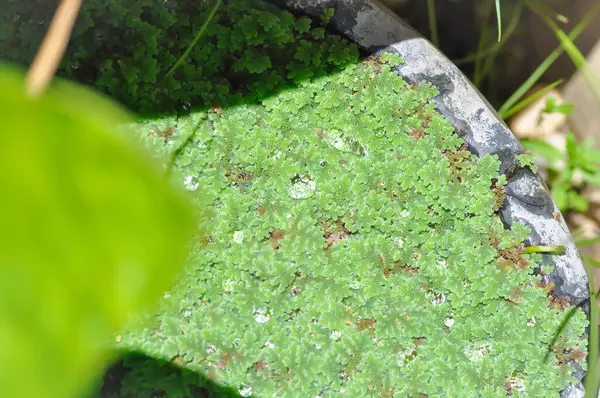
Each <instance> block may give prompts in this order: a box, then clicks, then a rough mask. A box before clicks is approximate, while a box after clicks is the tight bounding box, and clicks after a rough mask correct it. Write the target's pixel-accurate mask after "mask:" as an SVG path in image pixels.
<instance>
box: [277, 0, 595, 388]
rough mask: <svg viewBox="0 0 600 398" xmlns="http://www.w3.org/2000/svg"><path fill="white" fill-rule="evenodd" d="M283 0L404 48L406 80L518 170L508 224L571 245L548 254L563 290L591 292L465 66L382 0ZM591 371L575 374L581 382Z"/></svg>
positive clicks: (358, 38) (541, 193)
mask: <svg viewBox="0 0 600 398" xmlns="http://www.w3.org/2000/svg"><path fill="white" fill-rule="evenodd" d="M271 2H272V3H275V4H277V5H279V6H285V7H287V8H288V9H290V10H295V11H299V12H300V11H301V12H303V13H305V14H307V15H310V16H314V17H316V16H319V15H321V14H322V13H323V11H324V10H325V9H326V8H333V9H335V13H334V16H333V18H332V19H331V24H332V26H334V27H335V28H336V29H337V30H338V31H339V32H340V33H341V34H343V35H344V36H346V37H347V38H349V39H350V40H352V41H354V42H355V43H357V44H358V45H359V46H361V47H363V48H364V49H367V50H369V51H370V52H397V53H399V54H400V55H401V56H402V57H403V58H404V60H405V63H404V64H403V65H401V66H399V67H398V72H399V73H400V74H401V75H402V76H403V78H404V79H405V80H407V81H408V82H410V83H416V82H419V81H421V80H426V81H429V82H431V83H433V84H434V85H436V87H437V88H438V90H439V91H440V94H439V95H438V96H436V97H435V98H434V99H433V101H434V102H435V103H436V105H437V107H438V110H439V112H440V113H441V114H443V115H444V116H445V117H446V118H448V119H449V120H450V121H451V122H452V124H453V125H454V127H455V128H456V130H457V132H458V133H459V134H460V135H461V136H462V138H463V139H464V140H465V141H466V142H467V144H468V145H469V149H470V150H471V151H472V152H474V153H476V154H477V155H479V156H483V155H486V154H490V155H498V157H499V159H500V161H501V169H500V172H501V173H505V172H507V170H514V172H513V173H511V174H513V175H512V177H511V178H510V179H509V182H508V184H507V186H506V187H505V191H506V201H505V204H504V206H503V208H502V209H501V216H502V218H503V220H504V222H505V223H506V224H507V225H511V224H512V223H513V222H515V221H518V222H521V223H523V224H525V225H527V226H528V227H530V228H531V231H532V232H531V234H530V239H529V243H530V244H532V245H564V246H565V247H566V254H564V255H561V256H545V257H546V258H545V261H546V262H547V263H552V264H553V265H554V266H555V271H554V273H553V275H552V280H553V281H554V283H555V285H556V290H555V292H556V294H557V295H561V296H569V297H570V299H571V303H575V304H579V303H581V302H583V301H586V300H587V299H588V298H589V294H588V290H587V286H588V281H587V275H586V272H585V268H584V266H583V262H582V260H581V258H580V256H579V253H578V251H577V248H576V246H575V243H574V242H573V239H572V237H571V235H570V233H569V229H568V227H567V225H566V223H565V221H564V218H563V217H562V214H561V213H560V211H559V209H558V207H557V206H556V203H555V202H554V200H553V199H552V197H551V195H550V193H549V191H548V189H547V188H546V187H545V185H544V184H543V182H542V181H541V179H540V178H539V176H537V175H535V174H534V173H533V172H531V170H529V169H528V168H527V169H524V168H522V167H520V165H519V163H518V161H517V159H516V156H517V155H519V154H522V153H523V149H522V147H521V145H520V143H519V141H518V140H517V139H516V137H515V136H514V135H513V134H512V132H511V131H510V130H509V128H508V127H507V126H506V124H505V123H504V122H503V121H502V119H501V118H500V117H499V116H498V114H497V112H496V111H495V110H494V109H493V108H492V107H491V105H490V104H489V102H488V101H487V100H486V99H485V98H484V97H483V96H482V95H481V93H480V92H479V91H478V90H477V88H475V87H474V86H473V84H472V83H471V82H470V81H469V80H468V79H467V78H466V77H465V76H464V75H463V74H462V72H461V71H460V70H459V69H458V68H457V67H456V66H455V65H454V64H453V63H452V62H451V61H450V60H449V59H448V58H446V56H445V55H443V54H442V53H441V52H440V51H439V50H437V49H436V48H435V47H434V46H433V45H432V44H431V43H430V42H429V41H427V40H426V39H424V38H423V37H421V36H420V35H419V34H418V33H417V32H415V31H414V30H413V29H412V28H411V27H410V26H408V25H407V24H406V23H405V22H404V21H403V20H402V19H401V18H400V17H398V16H397V15H396V14H394V13H393V12H392V11H391V10H389V9H387V8H386V7H385V6H384V5H382V4H381V3H379V2H378V1H377V0H271ZM583 375H584V372H583V370H578V371H576V372H575V374H574V376H575V377H576V378H577V379H578V380H581V378H582V377H583ZM580 397H583V386H582V384H581V383H579V384H577V385H572V384H571V385H569V386H567V388H565V390H563V392H562V393H561V398H580Z"/></svg>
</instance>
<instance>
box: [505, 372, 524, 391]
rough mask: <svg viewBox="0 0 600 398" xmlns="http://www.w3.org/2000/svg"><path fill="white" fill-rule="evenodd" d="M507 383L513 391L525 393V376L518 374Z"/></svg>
mask: <svg viewBox="0 0 600 398" xmlns="http://www.w3.org/2000/svg"><path fill="white" fill-rule="evenodd" d="M507 382H508V385H509V386H510V388H511V389H513V390H516V391H518V392H525V376H524V375H523V374H521V373H517V374H516V375H514V376H511V377H510V378H509V379H508V380H507Z"/></svg>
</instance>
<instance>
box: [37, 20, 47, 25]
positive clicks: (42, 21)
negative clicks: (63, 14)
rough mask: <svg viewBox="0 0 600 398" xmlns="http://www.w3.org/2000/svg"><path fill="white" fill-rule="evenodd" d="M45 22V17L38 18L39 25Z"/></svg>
mask: <svg viewBox="0 0 600 398" xmlns="http://www.w3.org/2000/svg"><path fill="white" fill-rule="evenodd" d="M44 22H46V21H44V20H43V19H38V20H37V23H38V25H43V24H44Z"/></svg>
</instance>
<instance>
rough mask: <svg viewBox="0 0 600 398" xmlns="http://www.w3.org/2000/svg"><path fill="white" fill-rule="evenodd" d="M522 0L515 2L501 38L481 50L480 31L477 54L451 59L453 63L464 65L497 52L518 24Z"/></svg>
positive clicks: (521, 11)
mask: <svg viewBox="0 0 600 398" xmlns="http://www.w3.org/2000/svg"><path fill="white" fill-rule="evenodd" d="M524 1H525V0H520V1H519V3H518V4H517V6H516V8H515V11H514V12H513V15H512V17H511V19H510V24H509V25H508V27H507V28H506V31H504V34H503V35H502V40H500V42H498V43H494V45H492V46H490V47H488V48H487V49H485V50H481V47H482V40H481V39H482V38H483V33H482V34H481V37H480V45H479V48H478V50H477V54H473V55H470V56H468V57H465V58H461V59H457V60H455V61H453V62H454V64H455V65H464V64H468V63H470V62H476V61H478V60H480V59H482V58H484V57H487V56H489V55H492V54H495V53H497V52H498V51H499V50H500V49H501V48H502V47H503V46H504V45H505V44H506V42H507V41H508V39H510V38H511V37H512V35H513V34H514V33H515V31H516V30H517V27H518V26H519V22H520V21H521V16H522V15H523V8H524V6H525V3H524ZM484 24H487V19H486V21H484ZM483 28H485V25H484V26H483Z"/></svg>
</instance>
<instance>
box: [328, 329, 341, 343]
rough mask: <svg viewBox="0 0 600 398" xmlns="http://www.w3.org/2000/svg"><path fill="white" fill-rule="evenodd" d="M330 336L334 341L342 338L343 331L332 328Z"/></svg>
mask: <svg viewBox="0 0 600 398" xmlns="http://www.w3.org/2000/svg"><path fill="white" fill-rule="evenodd" d="M329 338H330V339H331V340H333V341H337V340H339V339H341V338H342V332H340V331H339V330H332V331H331V333H329Z"/></svg>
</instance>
